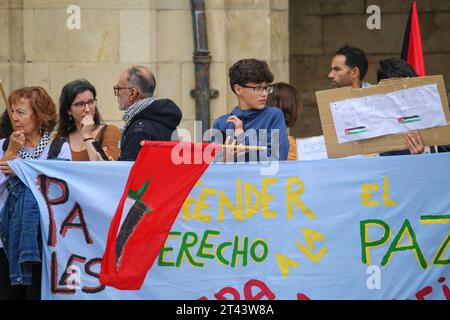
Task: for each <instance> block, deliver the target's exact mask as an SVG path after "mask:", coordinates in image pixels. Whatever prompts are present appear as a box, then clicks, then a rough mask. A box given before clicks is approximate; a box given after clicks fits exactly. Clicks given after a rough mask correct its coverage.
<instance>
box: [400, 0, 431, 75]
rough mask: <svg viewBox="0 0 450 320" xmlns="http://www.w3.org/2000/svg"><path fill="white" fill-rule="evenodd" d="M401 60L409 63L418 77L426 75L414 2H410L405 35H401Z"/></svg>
mask: <svg viewBox="0 0 450 320" xmlns="http://www.w3.org/2000/svg"><path fill="white" fill-rule="evenodd" d="M402 60H404V61H406V62H407V63H408V64H410V65H411V66H412V67H413V69H414V70H415V71H416V73H417V75H418V76H419V77H421V76H425V75H426V73H425V62H424V59H423V48H422V38H421V36H420V25H419V15H418V13H417V5H416V2H413V3H412V4H411V10H410V11H409V16H408V22H407V23H406V30H405V36H404V37H403V48H402Z"/></svg>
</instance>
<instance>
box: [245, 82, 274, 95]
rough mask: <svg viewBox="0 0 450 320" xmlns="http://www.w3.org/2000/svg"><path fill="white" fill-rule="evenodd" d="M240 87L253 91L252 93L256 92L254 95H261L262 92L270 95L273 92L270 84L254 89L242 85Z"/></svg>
mask: <svg viewBox="0 0 450 320" xmlns="http://www.w3.org/2000/svg"><path fill="white" fill-rule="evenodd" d="M241 87H244V88H249V89H253V92H256V93H263V91H266V92H267V94H271V93H272V91H273V86H272V85H270V84H269V85H267V86H256V87H253V86H246V85H242V86H241Z"/></svg>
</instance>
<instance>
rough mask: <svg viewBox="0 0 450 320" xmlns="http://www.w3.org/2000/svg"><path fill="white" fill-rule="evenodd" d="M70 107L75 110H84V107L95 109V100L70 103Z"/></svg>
mask: <svg viewBox="0 0 450 320" xmlns="http://www.w3.org/2000/svg"><path fill="white" fill-rule="evenodd" d="M72 105H73V106H74V107H76V108H84V106H85V105H88V106H89V107H91V108H92V107H95V106H96V105H97V100H96V99H89V100H88V101H79V102H75V103H72Z"/></svg>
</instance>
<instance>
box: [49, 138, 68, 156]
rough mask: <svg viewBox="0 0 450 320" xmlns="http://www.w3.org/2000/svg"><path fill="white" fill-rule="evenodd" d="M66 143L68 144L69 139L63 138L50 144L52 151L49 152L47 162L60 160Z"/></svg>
mask: <svg viewBox="0 0 450 320" xmlns="http://www.w3.org/2000/svg"><path fill="white" fill-rule="evenodd" d="M64 142H67V139H66V138H63V137H58V138H55V139H53V141H52V143H51V144H50V149H49V150H48V156H47V160H52V159H56V158H58V156H59V154H60V152H61V148H62V146H63V144H64Z"/></svg>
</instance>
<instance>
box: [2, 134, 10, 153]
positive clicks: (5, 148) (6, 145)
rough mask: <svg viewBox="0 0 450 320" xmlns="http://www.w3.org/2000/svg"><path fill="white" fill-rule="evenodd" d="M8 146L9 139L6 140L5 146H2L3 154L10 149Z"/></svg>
mask: <svg viewBox="0 0 450 320" xmlns="http://www.w3.org/2000/svg"><path fill="white" fill-rule="evenodd" d="M8 146H9V137H8V138H6V139H5V141H4V142H3V146H2V149H3V153H5V152H6V150H7V149H8Z"/></svg>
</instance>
